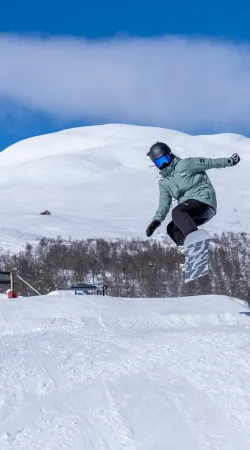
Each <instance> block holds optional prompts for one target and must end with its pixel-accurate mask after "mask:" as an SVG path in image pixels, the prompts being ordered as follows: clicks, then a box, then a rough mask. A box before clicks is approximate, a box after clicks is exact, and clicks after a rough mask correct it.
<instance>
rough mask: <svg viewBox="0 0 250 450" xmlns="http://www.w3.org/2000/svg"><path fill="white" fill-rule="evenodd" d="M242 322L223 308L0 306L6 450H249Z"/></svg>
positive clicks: (100, 301) (197, 300)
mask: <svg viewBox="0 0 250 450" xmlns="http://www.w3.org/2000/svg"><path fill="white" fill-rule="evenodd" d="M248 311H249V310H248V309H247V307H246V306H245V305H244V304H243V303H242V302H240V301H239V302H236V301H234V300H233V299H231V298H228V297H222V296H203V297H188V298H178V299H176V298H175V299H136V300H134V299H121V298H116V299H115V298H109V297H106V298H103V297H100V296H97V297H95V296H74V295H70V293H68V292H62V293H54V295H49V296H43V297H33V298H23V299H13V300H7V299H4V298H3V297H1V298H0V448H1V450H27V449H32V450H64V449H65V450H66V449H67V450H182V449H183V450H184V449H185V450H236V449H237V450H248V449H249V448H250V428H249V422H250V383H249V373H250V333H249V331H250V317H249V316H248V315H247V313H248ZM240 312H245V313H246V315H245V314H240Z"/></svg>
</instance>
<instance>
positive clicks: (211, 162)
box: [186, 157, 232, 172]
mask: <svg viewBox="0 0 250 450" xmlns="http://www.w3.org/2000/svg"><path fill="white" fill-rule="evenodd" d="M186 161H187V166H188V169H189V170H190V171H192V172H204V171H205V170H208V169H222V168H225V167H231V166H232V158H202V157H201V158H187V160H186Z"/></svg>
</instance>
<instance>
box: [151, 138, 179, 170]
mask: <svg viewBox="0 0 250 450" xmlns="http://www.w3.org/2000/svg"><path fill="white" fill-rule="evenodd" d="M147 156H149V157H150V159H151V161H153V163H154V164H155V165H156V167H158V169H163V168H164V167H167V166H168V165H169V164H170V162H171V161H172V159H173V158H174V155H173V154H172V151H171V149H170V147H169V146H168V145H167V144H165V143H164V142H156V143H155V144H154V145H152V147H151V148H150V150H149V152H148V153H147Z"/></svg>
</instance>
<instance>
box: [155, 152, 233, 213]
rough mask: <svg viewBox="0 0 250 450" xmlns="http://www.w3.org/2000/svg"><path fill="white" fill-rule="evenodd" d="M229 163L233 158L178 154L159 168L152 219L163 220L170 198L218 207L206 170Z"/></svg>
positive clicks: (226, 165)
mask: <svg viewBox="0 0 250 450" xmlns="http://www.w3.org/2000/svg"><path fill="white" fill-rule="evenodd" d="M230 166H232V158H216V159H212V158H185V159H180V158H178V157H177V156H176V157H175V158H174V159H173V161H172V162H171V163H170V165H169V166H168V167H166V168H165V169H162V170H160V175H161V179H160V181H159V188H160V200H159V207H158V210H157V211H156V214H155V216H154V220H159V221H160V222H162V221H163V220H164V219H165V217H166V215H167V214H168V212H169V209H170V207H171V204H172V199H173V198H174V199H175V200H177V201H178V203H183V202H185V201H186V200H191V199H193V200H199V201H200V202H203V203H207V204H208V205H211V206H212V207H213V208H214V209H215V210H216V208H217V201H216V194H215V190H214V188H213V186H212V183H211V181H210V180H209V178H208V176H207V174H206V170H208V169H220V168H224V167H230Z"/></svg>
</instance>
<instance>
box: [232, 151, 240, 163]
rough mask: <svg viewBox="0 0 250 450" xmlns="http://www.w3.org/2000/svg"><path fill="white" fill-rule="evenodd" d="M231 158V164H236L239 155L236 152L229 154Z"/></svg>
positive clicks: (238, 160)
mask: <svg viewBox="0 0 250 450" xmlns="http://www.w3.org/2000/svg"><path fill="white" fill-rule="evenodd" d="M231 159H232V166H235V165H236V164H238V163H239V162H240V157H239V155H238V153H234V154H233V155H232V156H231Z"/></svg>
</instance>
